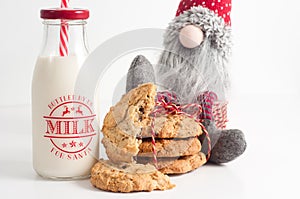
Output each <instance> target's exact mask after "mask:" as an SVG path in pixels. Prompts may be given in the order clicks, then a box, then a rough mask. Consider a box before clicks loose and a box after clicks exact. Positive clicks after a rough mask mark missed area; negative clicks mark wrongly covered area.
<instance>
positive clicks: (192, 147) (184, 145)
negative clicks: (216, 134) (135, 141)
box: [138, 137, 201, 157]
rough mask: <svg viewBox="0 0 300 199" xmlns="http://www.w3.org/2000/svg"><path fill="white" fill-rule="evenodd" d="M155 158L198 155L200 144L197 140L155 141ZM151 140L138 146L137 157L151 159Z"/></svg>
mask: <svg viewBox="0 0 300 199" xmlns="http://www.w3.org/2000/svg"><path fill="white" fill-rule="evenodd" d="M155 145H156V152H157V157H179V156H187V155H193V154H196V153H199V152H200V151H201V143H200V141H199V139H198V138H196V137H195V138H188V139H157V140H155ZM151 156H153V153H152V142H151V140H147V141H143V142H142V143H141V144H140V146H139V153H138V157H151Z"/></svg>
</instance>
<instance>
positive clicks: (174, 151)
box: [102, 84, 206, 174]
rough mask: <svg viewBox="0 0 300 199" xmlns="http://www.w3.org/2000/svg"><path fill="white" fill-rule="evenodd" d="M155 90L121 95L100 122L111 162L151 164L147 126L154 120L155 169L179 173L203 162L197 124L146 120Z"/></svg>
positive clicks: (177, 118)
mask: <svg viewBox="0 0 300 199" xmlns="http://www.w3.org/2000/svg"><path fill="white" fill-rule="evenodd" d="M155 97H156V87H155V86H154V85H153V84H144V85H141V86H139V87H138V88H135V89H133V90H131V91H130V92H128V93H127V94H126V95H124V96H123V97H122V99H121V101H120V102H118V103H117V104H116V105H115V106H113V107H112V108H111V109H110V111H109V113H108V114H107V115H106V117H105V119H104V125H103V128H102V132H103V135H104V137H103V139H102V143H103V145H104V147H105V149H106V154H107V156H108V158H109V159H110V160H111V161H112V162H114V163H132V162H137V163H141V164H148V163H149V164H154V163H153V152H152V140H151V130H152V129H151V123H152V120H155V126H154V130H155V132H156V137H155V143H156V151H157V160H158V165H157V166H158V169H159V171H161V172H162V173H165V174H181V173H187V172H189V171H192V170H194V169H196V168H198V167H200V166H202V165H203V164H205V163H206V158H205V155H204V154H203V153H201V152H200V151H201V143H200V141H199V139H198V137H199V136H200V135H201V134H202V128H201V126H200V124H199V123H197V122H196V121H195V120H194V119H191V118H189V117H187V116H185V115H176V114H168V115H161V116H158V117H156V118H153V117H150V116H149V115H150V113H151V112H152V111H153V110H154V107H155Z"/></svg>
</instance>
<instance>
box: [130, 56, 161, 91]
mask: <svg viewBox="0 0 300 199" xmlns="http://www.w3.org/2000/svg"><path fill="white" fill-rule="evenodd" d="M149 82H152V83H155V74H154V69H153V66H152V64H151V63H150V62H149V61H148V59H146V57H144V56H143V55H138V56H137V57H136V58H135V59H134V60H133V62H132V63H131V66H130V68H129V71H128V73H127V84H126V92H128V91H130V90H131V89H134V88H136V87H138V86H139V85H140V84H144V83H149Z"/></svg>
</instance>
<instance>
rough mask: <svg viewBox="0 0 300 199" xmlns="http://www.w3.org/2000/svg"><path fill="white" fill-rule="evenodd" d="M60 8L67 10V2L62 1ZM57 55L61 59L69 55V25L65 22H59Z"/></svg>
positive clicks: (65, 0)
mask: <svg viewBox="0 0 300 199" xmlns="http://www.w3.org/2000/svg"><path fill="white" fill-rule="evenodd" d="M60 7H61V8H69V0H62V1H61V6H60ZM59 54H60V56H62V57H65V56H68V55H69V25H68V23H67V22H66V21H65V20H61V26H60V41H59Z"/></svg>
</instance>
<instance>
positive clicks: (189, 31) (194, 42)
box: [179, 25, 204, 48]
mask: <svg viewBox="0 0 300 199" xmlns="http://www.w3.org/2000/svg"><path fill="white" fill-rule="evenodd" d="M203 39H204V33H203V31H202V30H201V29H200V28H199V27H197V26H194V25H187V26H185V27H184V28H182V29H181V30H180V33H179V41H180V43H181V44H182V45H183V46H184V47H186V48H196V47H198V46H199V45H200V44H201V43H202V42H203Z"/></svg>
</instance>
